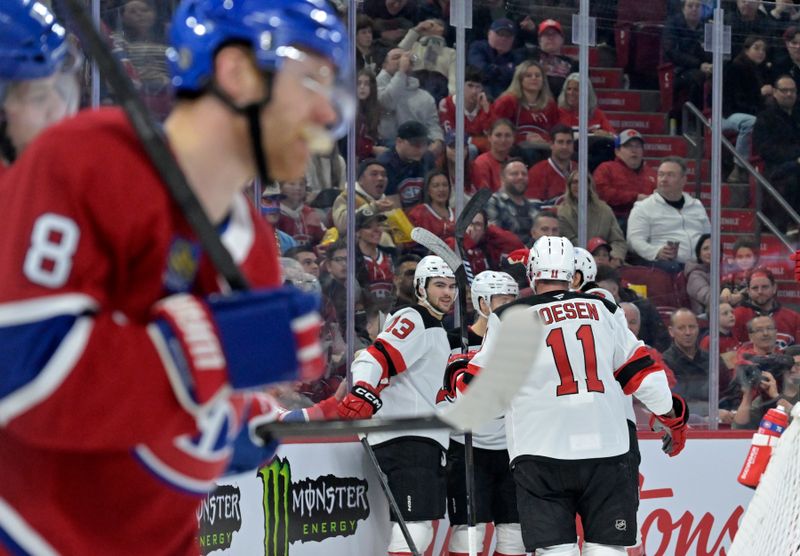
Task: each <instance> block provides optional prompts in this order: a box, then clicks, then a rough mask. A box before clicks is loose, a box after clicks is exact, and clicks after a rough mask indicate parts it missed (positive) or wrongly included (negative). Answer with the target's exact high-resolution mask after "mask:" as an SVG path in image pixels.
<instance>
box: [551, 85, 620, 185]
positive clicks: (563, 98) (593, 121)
mask: <svg viewBox="0 0 800 556" xmlns="http://www.w3.org/2000/svg"><path fill="white" fill-rule="evenodd" d="M586 87H587V89H588V91H587V92H588V94H589V118H588V124H587V125H588V132H589V171H591V172H593V171H594V170H595V168H597V167H598V166H599V165H600V164H602V163H603V162H607V161H609V160H613V159H614V134H615V133H616V132H615V130H614V127H613V126H612V125H611V122H609V121H608V118H606V114H605V112H603V111H602V110H601V109H600V108H598V107H597V95H595V92H594V87H593V86H592V82H591V81H587V83H586ZM579 97H580V74H577V73H572V74H570V75H569V76H568V77H567V80H566V81H565V82H564V88H563V89H561V94H560V95H558V115H559V119H558V121H559V123H562V124H564V125H568V126H570V127H571V128H572V130H573V131H575V132H577V131H578V99H579Z"/></svg>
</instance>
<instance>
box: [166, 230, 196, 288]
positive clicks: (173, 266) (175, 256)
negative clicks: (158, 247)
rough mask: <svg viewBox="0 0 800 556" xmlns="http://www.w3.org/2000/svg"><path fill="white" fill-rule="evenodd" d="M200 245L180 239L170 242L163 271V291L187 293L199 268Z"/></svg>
mask: <svg viewBox="0 0 800 556" xmlns="http://www.w3.org/2000/svg"><path fill="white" fill-rule="evenodd" d="M200 252H201V251H200V245H199V244H198V243H196V242H192V241H189V240H187V239H185V238H182V237H176V238H174V239H173V240H172V244H171V245H170V247H169V251H168V253H167V263H166V268H165V269H164V277H163V282H164V289H165V290H166V291H167V292H168V293H170V294H173V293H184V292H187V291H189V290H190V289H191V288H192V284H194V279H195V277H196V276H197V269H198V267H199V266H200Z"/></svg>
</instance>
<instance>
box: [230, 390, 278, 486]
mask: <svg viewBox="0 0 800 556" xmlns="http://www.w3.org/2000/svg"><path fill="white" fill-rule="evenodd" d="M246 396H247V399H248V403H247V406H246V408H245V411H244V415H243V423H242V426H241V428H240V429H239V434H238V435H237V436H236V439H235V440H234V442H233V455H232V456H231V461H230V463H229V464H228V472H229V473H241V472H244V471H249V470H251V469H258V468H259V467H261V466H262V465H263V464H265V463H266V462H268V461H269V460H271V459H272V457H273V456H274V455H275V451H276V450H277V449H278V442H277V441H276V440H274V439H272V438H269V439H264V438H261V437H260V436H257V435H256V434H255V431H256V428H257V427H258V426H259V425H261V424H263V423H271V422H272V421H275V420H276V418H278V407H277V404H276V403H275V400H273V399H272V397H271V396H269V395H268V394H265V393H263V392H253V393H248V394H246Z"/></svg>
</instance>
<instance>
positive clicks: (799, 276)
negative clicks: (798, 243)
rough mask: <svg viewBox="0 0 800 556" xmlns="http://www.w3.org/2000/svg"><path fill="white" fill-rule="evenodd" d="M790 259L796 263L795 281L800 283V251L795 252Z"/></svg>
mask: <svg viewBox="0 0 800 556" xmlns="http://www.w3.org/2000/svg"><path fill="white" fill-rule="evenodd" d="M789 258H790V259H791V260H793V261H794V279H795V280H796V281H798V282H800V251H795V252H794V253H793V254H792V255H789Z"/></svg>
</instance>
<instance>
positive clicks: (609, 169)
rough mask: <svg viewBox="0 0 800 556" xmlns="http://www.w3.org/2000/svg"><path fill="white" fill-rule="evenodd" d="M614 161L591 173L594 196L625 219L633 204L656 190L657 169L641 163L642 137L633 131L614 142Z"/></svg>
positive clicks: (619, 217)
mask: <svg viewBox="0 0 800 556" xmlns="http://www.w3.org/2000/svg"><path fill="white" fill-rule="evenodd" d="M614 154H615V155H616V158H615V159H614V160H610V161H608V162H603V163H602V164H600V166H598V167H597V169H595V171H594V181H595V183H596V184H597V194H598V195H600V198H601V199H603V200H604V201H605V202H606V203H608V204H609V206H610V207H611V208H612V209H613V210H614V214H616V215H617V218H618V219H626V218H627V216H628V213H629V212H630V210H631V208H633V203H635V202H636V201H641V200H642V199H644V198H645V197H647V196H648V195H650V194H651V193H652V192H653V190H654V189H655V187H656V170H655V169H654V168H650V167H649V166H647V164H645V162H644V138H642V135H641V134H640V133H639V132H638V131H636V130H635V129H626V130H624V131H622V133H620V134H619V135H618V136H617V138H616V140H615V142H614Z"/></svg>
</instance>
